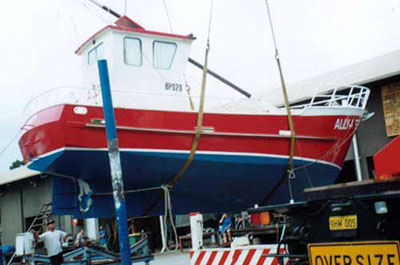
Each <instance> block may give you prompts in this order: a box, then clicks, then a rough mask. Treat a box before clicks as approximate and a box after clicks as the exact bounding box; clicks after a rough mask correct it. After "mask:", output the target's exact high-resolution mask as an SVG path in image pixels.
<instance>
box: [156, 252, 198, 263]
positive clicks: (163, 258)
mask: <svg viewBox="0 0 400 265" xmlns="http://www.w3.org/2000/svg"><path fill="white" fill-rule="evenodd" d="M189 264H190V259H189V253H188V252H184V253H182V252H180V251H175V252H172V253H163V254H159V253H157V254H154V260H153V261H151V262H150V265H189Z"/></svg>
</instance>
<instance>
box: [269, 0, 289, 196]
mask: <svg viewBox="0 0 400 265" xmlns="http://www.w3.org/2000/svg"><path fill="white" fill-rule="evenodd" d="M265 4H266V7H267V12H268V20H269V25H270V28H271V35H272V40H273V42H274V48H275V60H276V63H277V65H278V70H279V76H280V81H281V85H282V92H283V98H284V100H285V107H286V112H287V115H288V122H289V129H290V153H289V164H288V167H287V174H288V177H289V192H290V199H291V200H293V194H292V187H291V183H290V180H291V179H293V178H295V175H294V170H293V157H294V143H295V131H294V126H293V118H292V113H291V111H290V104H289V99H288V94H287V90H286V85H285V79H284V76H283V71H282V66H281V61H280V56H279V51H278V45H277V42H276V38H275V32H274V27H273V23H272V16H271V11H270V8H269V5H268V0H265Z"/></svg>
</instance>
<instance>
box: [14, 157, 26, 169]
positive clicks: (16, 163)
mask: <svg viewBox="0 0 400 265" xmlns="http://www.w3.org/2000/svg"><path fill="white" fill-rule="evenodd" d="M23 165H25V164H24V161H21V160H18V159H17V160H15V161H14V162H12V164H11V166H10V170H12V169H14V168H17V167H20V166H23Z"/></svg>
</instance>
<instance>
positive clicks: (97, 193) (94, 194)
mask: <svg viewBox="0 0 400 265" xmlns="http://www.w3.org/2000/svg"><path fill="white" fill-rule="evenodd" d="M160 189H163V187H162V186H159V187H151V188H144V189H137V190H126V191H125V192H124V193H125V194H129V193H137V192H145V191H152V190H160ZM104 195H113V192H96V193H93V194H92V196H104Z"/></svg>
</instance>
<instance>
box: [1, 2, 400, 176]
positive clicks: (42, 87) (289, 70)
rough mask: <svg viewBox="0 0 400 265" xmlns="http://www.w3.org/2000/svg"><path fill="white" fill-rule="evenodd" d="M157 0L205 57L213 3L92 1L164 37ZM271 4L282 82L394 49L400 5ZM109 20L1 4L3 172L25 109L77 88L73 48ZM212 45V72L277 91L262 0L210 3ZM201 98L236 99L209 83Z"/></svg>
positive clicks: (398, 44) (48, 6) (86, 10)
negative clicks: (57, 90) (59, 90)
mask: <svg viewBox="0 0 400 265" xmlns="http://www.w3.org/2000/svg"><path fill="white" fill-rule="evenodd" d="M164 1H165V3H166V6H167V8H168V13H169V15H170V19H171V25H172V30H173V32H174V33H179V34H189V33H193V34H194V36H196V37H197V39H196V41H195V42H194V43H193V46H192V49H191V53H190V56H191V57H192V58H194V59H196V60H198V61H203V60H204V50H205V43H206V38H207V30H208V18H209V12H210V3H211V0H202V1H200V0H184V1H183V0H127V1H126V5H125V1H124V0H99V2H101V3H102V4H105V5H107V6H110V7H111V8H112V9H114V10H115V11H117V12H119V13H121V14H124V13H126V15H127V16H129V17H130V18H132V19H133V20H135V21H136V22H138V23H139V24H140V25H142V26H143V27H145V28H146V29H149V30H155V31H165V32H169V31H170V28H169V26H168V17H167V14H166V10H165V6H164ZM269 5H270V8H271V13H272V19H273V23H274V28H275V33H276V37H277V43H278V47H279V52H280V55H281V60H282V66H283V71H284V74H285V79H286V81H287V83H293V82H298V81H299V80H302V79H306V78H309V77H312V76H316V75H319V74H322V73H325V72H329V71H333V70H336V69H338V68H340V67H343V66H346V65H349V64H353V63H356V62H360V61H363V60H366V59H370V58H373V57H375V56H378V55H381V54H384V53H387V52H390V51H393V50H397V49H400V34H398V31H399V29H400V0H335V1H327V0H269ZM125 7H126V8H125ZM114 20H115V19H114V18H113V17H112V16H110V15H109V14H106V13H105V12H104V11H102V10H100V9H98V8H97V7H95V6H94V5H93V4H91V3H90V2H88V1H87V0H40V1H31V0H14V1H7V2H6V3H2V8H1V11H0V32H1V37H0V58H1V60H0V89H1V91H2V94H3V95H2V96H0V113H1V115H0V124H1V130H0V171H4V170H7V169H8V167H9V166H10V164H11V163H12V161H14V160H16V159H21V158H22V157H21V155H20V152H19V149H18V146H17V141H18V137H19V135H20V132H21V130H20V128H21V126H22V125H23V122H24V121H25V119H26V117H25V116H24V115H23V109H24V107H25V106H26V104H27V103H28V102H29V101H30V100H31V99H32V98H34V97H35V96H36V95H38V94H40V93H42V92H44V91H47V90H49V89H51V88H53V87H57V86H63V85H79V83H80V59H79V57H78V56H77V55H75V54H74V51H75V49H76V48H77V47H78V46H79V45H80V44H81V43H82V42H84V41H85V40H86V39H87V38H88V37H90V36H91V35H92V34H93V33H95V32H96V31H98V30H99V29H100V28H101V27H103V26H105V25H107V24H110V23H112V22H113V21H114ZM210 41H211V51H210V58H209V68H210V69H212V70H214V71H216V72H217V73H219V74H221V75H223V76H225V77H226V78H228V79H230V80H231V81H233V82H234V83H236V84H237V85H239V86H241V87H243V88H244V89H246V90H247V91H249V92H250V93H252V94H255V95H257V94H268V91H270V90H271V89H276V88H277V87H279V78H278V72H277V68H276V64H275V61H274V48H273V42H272V38H271V31H270V28H269V24H268V17H267V12H266V6H265V0H252V1H243V0H214V5H213V15H212V24H211V38H210ZM187 71H188V75H189V76H193V80H196V76H197V75H198V71H197V70H196V69H194V68H193V67H191V66H188V69H187ZM196 71H197V72H196ZM193 86H194V87H196V86H199V84H196V83H195V84H194V85H193ZM208 93H209V94H210V95H223V96H227V97H241V96H240V95H239V94H237V93H236V92H234V91H231V90H230V89H229V88H227V87H224V86H221V85H217V84H216V83H215V82H212V83H211V86H210V87H209V88H208ZM289 93H290V92H289ZM13 139H14V140H13ZM7 146H8V147H7ZM6 147H7V148H6Z"/></svg>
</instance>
